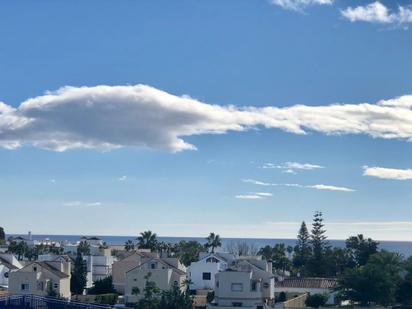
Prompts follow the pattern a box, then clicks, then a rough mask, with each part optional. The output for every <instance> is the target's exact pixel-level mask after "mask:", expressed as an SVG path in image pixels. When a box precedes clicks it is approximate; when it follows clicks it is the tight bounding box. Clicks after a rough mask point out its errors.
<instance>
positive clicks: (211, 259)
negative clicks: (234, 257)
mask: <svg viewBox="0 0 412 309" xmlns="http://www.w3.org/2000/svg"><path fill="white" fill-rule="evenodd" d="M206 263H219V260H218V259H217V258H215V257H210V258H207V259H206Z"/></svg>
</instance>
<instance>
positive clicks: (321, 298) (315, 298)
mask: <svg viewBox="0 0 412 309" xmlns="http://www.w3.org/2000/svg"><path fill="white" fill-rule="evenodd" d="M327 301H328V296H327V295H325V294H313V295H309V296H308V297H307V298H306V300H305V305H306V306H308V307H312V308H319V307H321V306H324V305H325V304H326V302H327Z"/></svg>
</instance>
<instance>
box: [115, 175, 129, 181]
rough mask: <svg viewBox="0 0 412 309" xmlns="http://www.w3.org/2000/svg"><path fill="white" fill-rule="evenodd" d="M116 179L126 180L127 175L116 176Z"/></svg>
mask: <svg viewBox="0 0 412 309" xmlns="http://www.w3.org/2000/svg"><path fill="white" fill-rule="evenodd" d="M117 180H118V181H126V180H127V176H126V175H123V176H120V177H119V178H117Z"/></svg>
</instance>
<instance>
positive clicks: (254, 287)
mask: <svg viewBox="0 0 412 309" xmlns="http://www.w3.org/2000/svg"><path fill="white" fill-rule="evenodd" d="M256 285H257V283H256V281H252V284H251V286H250V290H251V291H252V292H255V291H256Z"/></svg>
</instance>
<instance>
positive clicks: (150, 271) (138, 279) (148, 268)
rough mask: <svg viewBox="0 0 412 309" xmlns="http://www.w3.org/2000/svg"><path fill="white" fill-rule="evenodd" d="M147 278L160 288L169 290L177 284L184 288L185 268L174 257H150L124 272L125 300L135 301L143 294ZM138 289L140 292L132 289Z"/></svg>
mask: <svg viewBox="0 0 412 309" xmlns="http://www.w3.org/2000/svg"><path fill="white" fill-rule="evenodd" d="M147 278H149V280H150V281H152V282H154V283H155V284H156V286H157V287H158V288H159V289H160V290H170V289H171V288H172V287H173V286H174V285H177V286H178V287H179V288H180V289H181V290H182V291H184V290H186V288H187V286H186V280H187V277H186V268H185V267H184V265H183V264H181V263H180V261H179V260H178V259H176V258H152V259H149V260H148V261H147V262H145V263H143V264H141V265H139V266H136V267H135V268H133V269H131V270H129V271H127V272H126V283H125V302H126V303H134V302H137V301H138V300H139V299H140V298H141V297H142V296H143V293H142V292H143V290H144V288H145V286H146V281H147ZM135 290H139V291H140V292H141V293H140V294H137V295H136V294H135V293H134V291H135Z"/></svg>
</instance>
